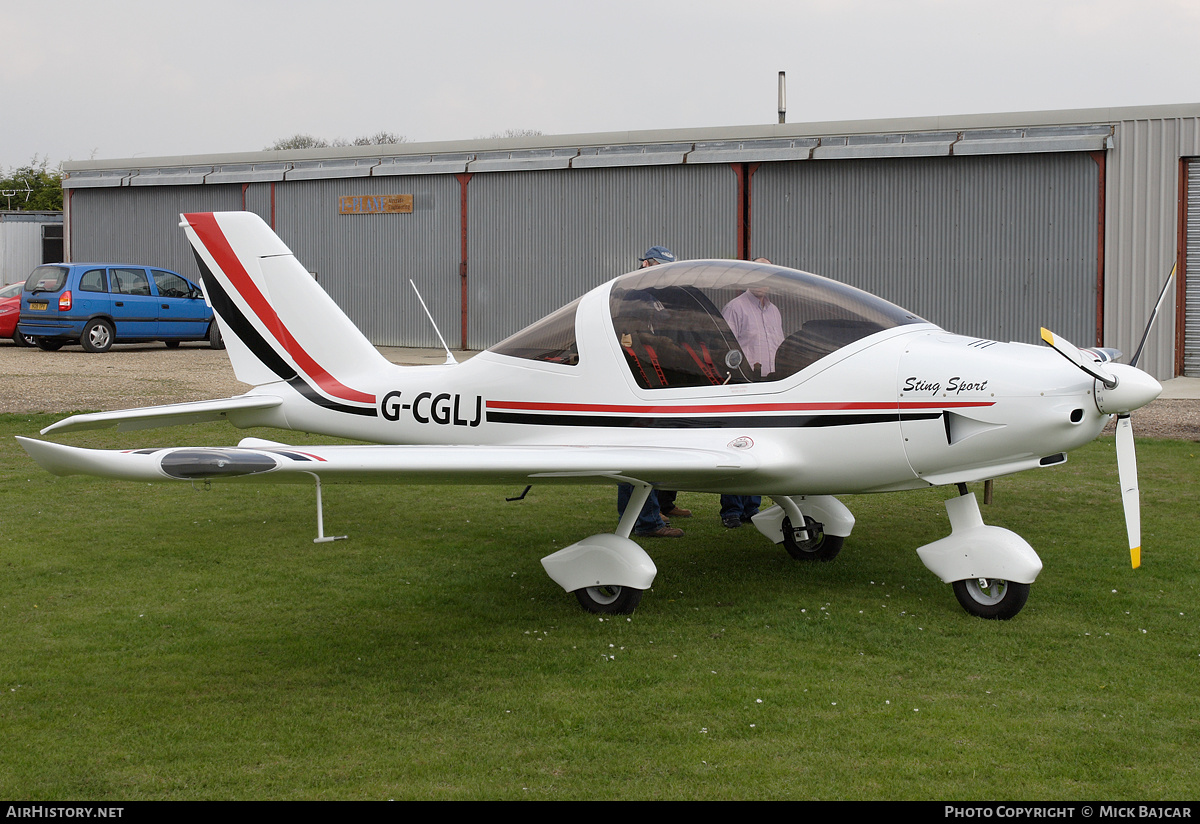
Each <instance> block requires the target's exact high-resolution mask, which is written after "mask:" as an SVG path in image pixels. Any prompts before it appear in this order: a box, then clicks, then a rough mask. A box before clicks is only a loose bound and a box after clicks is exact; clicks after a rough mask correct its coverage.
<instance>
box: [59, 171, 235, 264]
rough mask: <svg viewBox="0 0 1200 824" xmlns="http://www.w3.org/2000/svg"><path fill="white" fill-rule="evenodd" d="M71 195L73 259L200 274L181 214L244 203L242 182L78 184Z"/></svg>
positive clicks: (231, 207) (227, 207) (211, 210)
mask: <svg viewBox="0 0 1200 824" xmlns="http://www.w3.org/2000/svg"><path fill="white" fill-rule="evenodd" d="M68 195H69V197H70V199H71V200H70V224H69V231H70V233H71V238H70V244H71V259H72V260H75V261H97V262H100V261H103V262H108V263H140V264H143V265H147V266H162V267H163V268H165V269H171V270H172V271H175V272H179V274H181V275H184V276H185V277H188V278H191V279H193V280H195V279H196V278H198V277H199V276H200V273H199V271H198V270H197V269H196V259H195V257H194V256H193V255H192V247H191V246H189V245H188V242H187V238H186V237H185V236H184V234H183V230H182V229H180V228H179V216H180V215H181V214H183V213H184V212H219V211H234V210H238V209H241V208H242V187H241V186H239V185H223V186H139V187H116V188H94V189H76V190H73V191H70V192H69V193H68Z"/></svg>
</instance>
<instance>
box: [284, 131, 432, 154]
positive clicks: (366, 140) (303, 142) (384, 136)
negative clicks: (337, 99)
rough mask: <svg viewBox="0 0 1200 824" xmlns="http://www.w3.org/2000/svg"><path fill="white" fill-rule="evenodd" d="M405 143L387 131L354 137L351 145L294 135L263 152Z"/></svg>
mask: <svg viewBox="0 0 1200 824" xmlns="http://www.w3.org/2000/svg"><path fill="white" fill-rule="evenodd" d="M407 142H408V138H407V137H405V136H404V135H402V134H396V133H395V132H387V131H381V132H375V134H373V135H364V136H363V137H356V138H354V142H353V143H351V142H350V141H348V140H346V138H344V137H335V138H334V139H333V140H326V139H325V138H323V137H313V136H312V135H311V134H294V135H292V136H291V137H283V138H280V139H279V140H276V141H275V142H274V143H272V144H271V145H270V146H267V147H266V148H265V149H264V150H263V151H267V152H280V151H283V150H285V149H330V148H333V149H336V148H340V147H342V146H381V145H388V144H392V143H407Z"/></svg>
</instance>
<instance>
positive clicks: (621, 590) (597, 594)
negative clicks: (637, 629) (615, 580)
mask: <svg viewBox="0 0 1200 824" xmlns="http://www.w3.org/2000/svg"><path fill="white" fill-rule="evenodd" d="M575 597H576V598H578V599H579V606H581V607H583V608H584V609H585V610H587V611H588V612H595V613H598V614H600V615H628V614H629V613H631V612H633V611H634V610H635V609H637V605H638V604H640V603H641V602H642V590H640V589H634V588H633V587H616V586H599V587H584V588H583V589H577V590H575Z"/></svg>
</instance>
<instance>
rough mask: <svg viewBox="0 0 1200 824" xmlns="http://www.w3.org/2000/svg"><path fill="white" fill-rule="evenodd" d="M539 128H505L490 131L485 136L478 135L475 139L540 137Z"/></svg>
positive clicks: (540, 131)
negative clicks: (499, 130) (500, 130)
mask: <svg viewBox="0 0 1200 824" xmlns="http://www.w3.org/2000/svg"><path fill="white" fill-rule="evenodd" d="M541 134H542V130H541V129H505V130H504V131H502V132H492V133H491V134H489V135H487V136H486V137H484V136H482V135H481V136H480V137H478V138H476V139H477V140H498V139H500V138H504V137H540V136H541Z"/></svg>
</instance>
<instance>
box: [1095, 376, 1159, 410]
mask: <svg viewBox="0 0 1200 824" xmlns="http://www.w3.org/2000/svg"><path fill="white" fill-rule="evenodd" d="M1105 365H1106V366H1107V367H1108V371H1109V372H1111V373H1112V375H1113V377H1115V378H1116V379H1117V385H1116V386H1114V387H1113V388H1112V389H1106V388H1105V386H1104V384H1103V383H1101V382H1100V381H1096V408H1097V409H1099V410H1100V411H1101V412H1103V413H1104V414H1105V415H1112V414H1121V413H1125V412H1132V411H1133V410H1135V409H1141V408H1142V407H1143V406H1145V405H1146V404H1148V403H1150V401H1152V400H1154V399H1155V398H1157V397H1158V396H1159V394H1160V393H1161V392H1162V384H1161V383H1159V382H1158V381H1156V380H1155V379H1154V378H1152V377H1150V376H1149V375H1147V374H1146V373H1145V372H1143V371H1142V370H1141V369H1137V368H1136V367H1133V366H1127V365H1125V364H1123V363H1109V364H1105Z"/></svg>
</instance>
